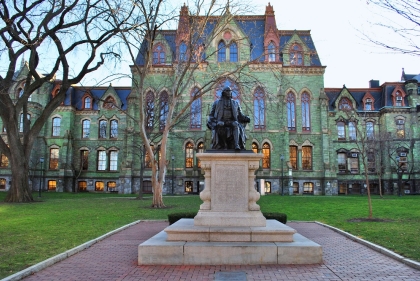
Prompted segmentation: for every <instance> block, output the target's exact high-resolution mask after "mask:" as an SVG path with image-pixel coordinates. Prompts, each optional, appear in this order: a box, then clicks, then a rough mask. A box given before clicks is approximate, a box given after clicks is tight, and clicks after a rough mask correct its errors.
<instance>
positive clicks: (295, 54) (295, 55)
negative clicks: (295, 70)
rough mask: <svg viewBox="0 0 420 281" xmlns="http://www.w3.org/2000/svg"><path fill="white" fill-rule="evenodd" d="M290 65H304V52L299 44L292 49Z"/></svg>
mask: <svg viewBox="0 0 420 281" xmlns="http://www.w3.org/2000/svg"><path fill="white" fill-rule="evenodd" d="M290 65H303V51H302V47H301V46H300V45H298V44H294V45H293V46H292V47H291V48H290Z"/></svg>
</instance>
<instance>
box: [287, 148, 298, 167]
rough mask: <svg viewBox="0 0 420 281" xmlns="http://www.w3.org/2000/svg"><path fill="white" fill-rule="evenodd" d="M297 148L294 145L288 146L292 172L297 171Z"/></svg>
mask: <svg viewBox="0 0 420 281" xmlns="http://www.w3.org/2000/svg"><path fill="white" fill-rule="evenodd" d="M297 158H298V147H297V146H295V145H291V146H289V159H290V165H291V166H292V169H293V170H297V168H298V167H297Z"/></svg>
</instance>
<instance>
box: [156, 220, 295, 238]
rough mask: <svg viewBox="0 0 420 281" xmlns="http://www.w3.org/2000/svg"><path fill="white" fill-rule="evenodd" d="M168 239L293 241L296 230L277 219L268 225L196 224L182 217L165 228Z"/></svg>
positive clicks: (270, 221) (267, 223) (268, 221)
mask: <svg viewBox="0 0 420 281" xmlns="http://www.w3.org/2000/svg"><path fill="white" fill-rule="evenodd" d="M164 231H165V232H166V233H167V234H168V237H167V241H188V242H293V234H295V233H296V230H294V229H293V228H291V227H289V226H286V225H284V224H282V223H281V222H278V221H276V220H267V222H266V226H255V227H254V226H253V227H221V226H218V227H216V226H196V225H194V221H193V220H192V219H181V220H179V221H177V222H176V223H174V224H172V225H170V226H168V227H167V228H165V230H164Z"/></svg>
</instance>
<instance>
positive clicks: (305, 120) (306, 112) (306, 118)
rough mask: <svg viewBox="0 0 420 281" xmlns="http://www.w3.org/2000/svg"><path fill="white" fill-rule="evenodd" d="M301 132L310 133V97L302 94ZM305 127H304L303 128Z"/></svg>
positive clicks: (305, 93)
mask: <svg viewBox="0 0 420 281" xmlns="http://www.w3.org/2000/svg"><path fill="white" fill-rule="evenodd" d="M301 108H302V131H304V132H310V131H311V96H310V95H309V94H308V93H307V92H304V93H302V95H301ZM305 125H306V126H305Z"/></svg>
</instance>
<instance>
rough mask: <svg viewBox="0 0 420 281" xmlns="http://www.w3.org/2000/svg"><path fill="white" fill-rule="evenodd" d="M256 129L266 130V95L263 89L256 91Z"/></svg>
mask: <svg viewBox="0 0 420 281" xmlns="http://www.w3.org/2000/svg"><path fill="white" fill-rule="evenodd" d="M254 129H265V93H264V90H263V89H262V88H261V87H258V88H257V89H255V91H254Z"/></svg>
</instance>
